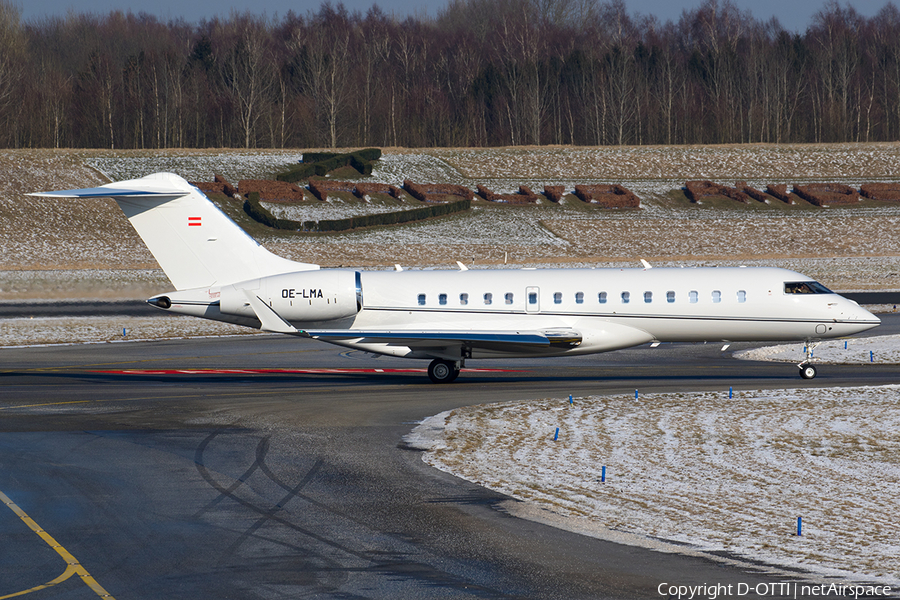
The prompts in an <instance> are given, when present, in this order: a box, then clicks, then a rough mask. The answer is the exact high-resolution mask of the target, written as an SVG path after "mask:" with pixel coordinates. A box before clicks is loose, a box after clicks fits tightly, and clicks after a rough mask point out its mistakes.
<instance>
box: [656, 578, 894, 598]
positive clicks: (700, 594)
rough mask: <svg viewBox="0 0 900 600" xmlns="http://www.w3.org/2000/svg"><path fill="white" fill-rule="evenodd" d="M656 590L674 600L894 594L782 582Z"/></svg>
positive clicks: (878, 588)
mask: <svg viewBox="0 0 900 600" xmlns="http://www.w3.org/2000/svg"><path fill="white" fill-rule="evenodd" d="M656 591H657V592H658V593H659V595H660V596H665V597H666V598H670V599H677V600H701V599H705V600H716V599H717V598H723V597H732V598H733V597H738V598H740V597H751V598H767V597H776V598H815V597H822V596H827V597H838V598H884V597H887V596H888V595H890V594H891V592H892V591H893V590H892V589H891V586H889V585H858V584H841V583H830V584H829V583H823V584H818V585H812V584H806V583H799V582H796V581H783V582H778V583H757V584H753V585H751V584H748V583H729V584H724V583H716V584H706V583H704V584H703V585H675V584H670V583H666V582H664V583H661V584H659V587H657V588H656Z"/></svg>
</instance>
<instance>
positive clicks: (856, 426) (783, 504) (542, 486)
mask: <svg viewBox="0 0 900 600" xmlns="http://www.w3.org/2000/svg"><path fill="white" fill-rule="evenodd" d="M728 395H729V394H728V390H723V391H721V392H698V393H667V394H647V395H641V397H640V399H637V400H636V399H635V398H634V396H633V395H628V396H611V397H603V396H597V397H589V398H575V399H574V404H573V405H569V403H568V401H567V400H565V399H547V400H542V401H537V402H508V403H501V404H489V405H481V406H473V407H467V408H461V409H457V410H453V411H449V412H445V413H441V414H439V415H436V416H434V417H431V418H428V419H426V420H425V421H423V422H422V424H420V425H419V426H418V427H416V428H415V429H414V430H413V432H412V433H411V434H410V435H409V436H408V438H407V441H408V442H409V443H410V444H411V445H413V446H416V447H420V448H423V449H426V450H427V452H426V453H425V455H424V460H425V461H426V462H427V463H428V464H431V465H433V466H435V467H437V468H439V469H441V470H444V471H447V472H450V473H453V474H454V475H456V476H459V477H462V478H465V479H467V480H469V481H473V482H475V483H478V484H480V485H484V486H486V487H488V488H491V489H494V490H497V491H499V492H502V493H504V494H508V495H510V496H512V497H514V498H517V499H519V500H522V501H523V502H524V503H525V504H524V505H521V506H520V507H519V508H518V509H517V508H516V506H515V505H513V506H511V507H510V508H511V509H512V510H514V511H515V513H516V514H522V515H529V514H530V515H535V514H539V513H542V512H543V513H544V514H548V515H549V514H550V513H555V514H557V515H561V516H560V517H555V519H556V524H562V525H563V526H564V527H566V528H568V529H574V530H579V531H583V532H585V533H588V534H590V535H596V536H600V537H605V538H608V539H612V540H615V541H619V542H623V541H624V542H630V543H641V544H645V545H649V546H652V547H659V544H655V542H654V540H653V538H662V539H664V540H671V541H673V542H677V543H680V544H687V546H686V547H683V548H682V550H681V551H688V552H696V551H701V552H710V551H726V552H728V553H733V554H737V555H739V556H743V557H745V558H748V559H752V560H761V561H764V562H767V563H770V564H775V565H784V566H791V567H796V566H800V567H802V568H804V569H808V570H810V571H813V572H818V573H820V574H823V575H836V576H841V577H845V578H852V579H874V580H881V581H883V582H889V583H893V584H896V583H898V582H900V542H898V539H900V524H898V521H897V518H896V510H897V505H898V503H900V433H898V432H900V388H898V387H897V386H885V387H857V388H843V389H841V388H838V389H823V388H807V389H796V390H754V391H738V392H735V394H734V397H733V398H729V397H728ZM873 415H877V418H872V416H873ZM557 427H558V428H559V438H558V440H557V441H554V439H553V438H554V433H555V431H556V428H557ZM602 466H606V468H607V471H606V481H605V482H601V481H600V479H601V472H602ZM536 509H544V510H543V511H542V510H536ZM547 511H550V512H549V513H548V512H547ZM563 517H565V518H563ZM797 517H802V518H803V524H804V529H803V535H802V536H801V537H798V536H796V535H795V533H796V524H797ZM538 518H540V517H538ZM543 520H546V521H548V522H554V518H545V519H543ZM663 547H664V548H665V549H667V550H668V551H679V550H677V547H676V546H675V545H669V546H665V545H663Z"/></svg>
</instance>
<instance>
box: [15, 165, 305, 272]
mask: <svg viewBox="0 0 900 600" xmlns="http://www.w3.org/2000/svg"><path fill="white" fill-rule="evenodd" d="M31 195H32V196H43V197H50V198H112V199H113V200H115V201H116V203H118V205H119V208H121V209H122V212H124V213H125V216H126V217H128V220H129V221H130V222H131V225H132V226H133V227H134V228H135V230H137V232H138V235H140V236H141V239H142V240H144V243H145V244H146V245H147V248H149V249H150V252H151V253H152V254H153V256H154V258H156V260H157V262H158V263H159V266H160V267H162V269H163V271H165V273H166V275H167V276H168V278H169V279H170V280H171V281H172V285H174V286H175V289H177V290H184V289H192V288H201V287H210V286H214V285H215V286H219V285H227V284H231V283H236V282H238V281H246V280H248V279H256V278H259V277H266V276H268V275H277V274H280V273H291V272H294V271H308V270H313V269H318V268H319V266H318V265H314V264H307V263H298V262H294V261H291V260H288V259H286V258H282V257H280V256H277V255H275V254H272V253H271V252H269V251H268V250H266V249H265V248H263V247H262V246H261V245H260V244H259V242H257V241H256V240H254V239H253V238H252V237H250V236H249V235H247V233H246V232H244V230H243V229H241V228H240V227H239V226H238V225H237V224H236V223H235V222H234V221H232V220H231V219H229V218H228V217H227V216H226V215H225V214H224V213H223V212H222V211H220V210H219V209H218V208H217V207H216V206H215V205H214V204H213V203H212V202H210V201H209V199H208V198H207V197H206V196H204V195H203V193H201V192H200V190H198V189H197V188H195V187H194V186H192V185H191V184H189V183H188V182H187V181H185V180H184V179H182V178H181V177H179V176H178V175H174V174H172V173H156V174H155V175H148V176H146V177H143V178H141V179H133V180H131V181H119V182H116V183H109V184H106V185H103V186H100V187H97V188H87V189H82V190H63V191H59V192H41V193H36V194H31Z"/></svg>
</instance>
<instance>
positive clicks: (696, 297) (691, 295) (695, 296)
mask: <svg viewBox="0 0 900 600" xmlns="http://www.w3.org/2000/svg"><path fill="white" fill-rule="evenodd" d="M688 299H689V300H690V302H691V304H697V301H698V300H699V299H700V294H698V293H697V290H691V291H690V292H688Z"/></svg>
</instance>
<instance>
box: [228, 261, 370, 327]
mask: <svg viewBox="0 0 900 600" xmlns="http://www.w3.org/2000/svg"><path fill="white" fill-rule="evenodd" d="M359 280H360V278H359V274H358V273H356V272H355V271H337V270H334V271H332V270H317V271H300V272H297V273H285V274H284V275H273V276H271V277H263V278H261V279H253V280H251V281H242V282H240V283H235V284H233V285H227V286H223V287H222V289H221V296H220V297H219V310H220V311H221V312H223V313H225V314H229V315H237V316H241V317H250V318H256V317H257V315H256V313H255V312H254V310H253V308H252V307H251V306H250V301H249V300H248V299H247V295H246V292H250V293H252V294H254V295H256V296H258V297H259V298H260V299H261V300H262V301H263V302H264V303H265V304H267V305H268V306H269V307H271V308H272V310H274V311H275V312H276V313H278V314H279V315H280V316H281V317H282V318H283V319H286V320H287V321H290V322H292V323H293V322H298V321H300V322H319V321H332V320H336V319H343V318H346V317H352V316H353V315H355V314H356V313H357V312H359V310H360V308H361V307H362V306H361V302H362V296H361V294H362V291H361V290H360V288H359Z"/></svg>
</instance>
